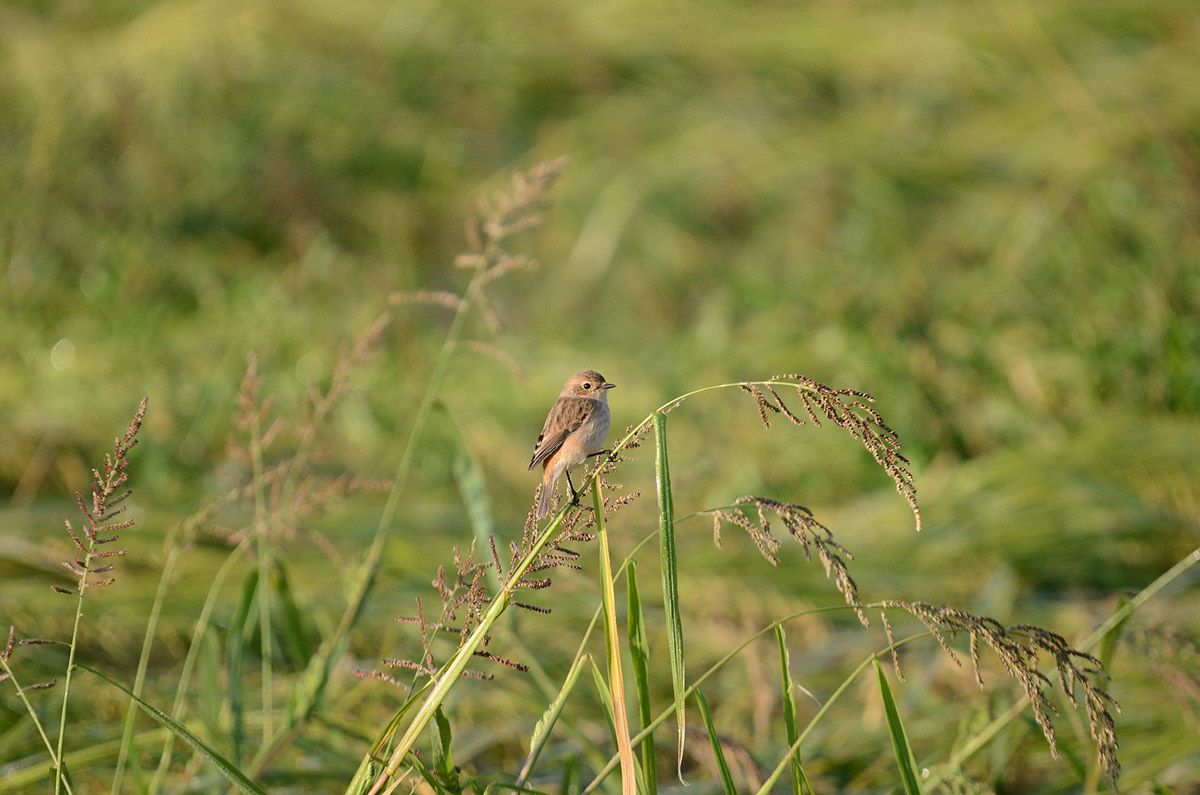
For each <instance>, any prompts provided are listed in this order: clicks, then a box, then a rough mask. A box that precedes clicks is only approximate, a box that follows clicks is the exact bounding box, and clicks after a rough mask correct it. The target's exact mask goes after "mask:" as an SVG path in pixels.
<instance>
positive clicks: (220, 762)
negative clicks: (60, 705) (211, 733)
mask: <svg viewBox="0 0 1200 795" xmlns="http://www.w3.org/2000/svg"><path fill="white" fill-rule="evenodd" d="M75 667H76V668H78V669H79V670H81V671H87V672H88V673H90V674H94V675H96V676H98V677H100V678H101V679H103V680H104V681H105V682H107V683H108V684H110V685H112V686H113V687H115V688H117V689H118V690H120V691H121V692H122V693H124V694H125V695H127V696H129V697H130V698H131V699H133V701H134V702H135V703H136V704H137V705H138V706H139V707H141V708H142V710H143V711H145V713H146V714H147V715H149V716H150V717H152V718H154V719H155V720H156V721H158V722H159V723H160V724H162V725H163V726H165V727H166V728H167V729H169V730H170V731H171V733H172V734H174V735H175V736H176V737H178V738H179V739H180V740H182V741H183V742H185V743H187V744H188V745H189V746H191V747H192V748H193V749H195V750H196V752H197V753H199V754H200V755H201V756H203V757H204V758H205V759H207V760H208V761H209V762H212V764H213V765H214V766H215V767H216V768H217V770H219V771H220V772H221V775H223V776H225V778H227V779H229V783H230V784H232V785H233V786H235V787H237V788H238V790H239V791H241V792H245V793H248V794H249V795H265V792H264V790H262V789H261V788H259V786H258V785H257V784H255V783H254V782H253V781H251V780H250V779H249V778H247V777H246V775H245V774H244V773H242V771H241V770H239V769H238V767H237V765H235V764H234V763H232V762H230V761H229V760H228V759H226V758H225V757H223V756H221V755H220V754H219V753H217V752H216V751H214V750H213V749H212V748H209V747H208V746H207V745H205V744H204V743H203V742H201V740H200V738H198V737H197V736H196V735H194V734H192V733H191V732H190V731H188V730H187V727H185V726H184V725H183V724H181V723H177V722H175V721H174V720H172V719H171V716H170V715H167V714H166V713H165V712H163V711H161V710H159V709H158V708H157V707H154V706H152V705H150V704H148V703H147V702H145V701H143V700H142V699H141V698H139V697H138V696H136V695H134V694H133V691H132V690H130V689H128V688H127V687H125V686H124V685H122V684H120V683H118V682H116V681H114V680H112V679H109V678H108V677H107V676H105V675H104V674H102V673H100V672H99V671H97V670H96V669H95V668H91V667H89V666H87V665H83V664H79V663H77V664H76V665H75Z"/></svg>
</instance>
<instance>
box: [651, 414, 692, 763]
mask: <svg viewBox="0 0 1200 795" xmlns="http://www.w3.org/2000/svg"><path fill="white" fill-rule="evenodd" d="M654 443H655V449H656V454H655V460H654V479H655V484H656V486H657V491H658V538H659V550H660V559H661V566H662V586H663V609H664V611H665V612H666V619H667V654H668V655H669V657H670V662H671V688H672V690H673V692H674V694H675V726H676V730H677V732H678V738H679V739H678V743H677V745H676V753H675V771H676V775H677V776H678V777H679V780H680V781H683V748H684V742H685V737H686V727H687V721H686V715H685V712H684V701H685V699H686V697H687V694H686V692H685V691H686V689H687V685H686V678H685V675H684V668H683V620H682V618H681V617H680V614H679V568H678V560H677V558H676V555H675V504H674V500H673V498H672V496H671V467H670V464H669V463H668V461H667V417H666V415H665V414H663V413H662V412H661V411H656V412H654Z"/></svg>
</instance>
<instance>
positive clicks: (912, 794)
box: [871, 658, 921, 795]
mask: <svg viewBox="0 0 1200 795" xmlns="http://www.w3.org/2000/svg"><path fill="white" fill-rule="evenodd" d="M871 662H872V663H873V664H874V665H875V676H876V678H877V679H878V680H879V697H880V698H881V699H882V700H883V711H884V714H885V715H886V716H887V724H888V733H889V734H890V735H891V736H892V750H894V751H895V752H896V765H897V766H898V767H899V768H900V778H901V780H902V781H903V782H904V791H905V792H906V793H907V794H908V795H920V792H921V784H920V782H919V780H918V778H917V762H916V760H915V759H913V755H912V748H911V747H910V746H909V744H908V735H907V734H906V733H905V731H904V724H903V723H902V722H901V721H900V712H899V710H897V709H896V700H895V699H894V698H892V688H891V686H889V685H888V681H887V677H886V676H885V675H884V673H883V666H882V665H880V664H879V659H878V658H872V659H871Z"/></svg>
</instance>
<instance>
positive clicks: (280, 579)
mask: <svg viewBox="0 0 1200 795" xmlns="http://www.w3.org/2000/svg"><path fill="white" fill-rule="evenodd" d="M271 585H272V587H273V588H274V590H275V596H276V597H277V598H278V599H279V609H280V612H282V614H283V622H282V624H281V626H280V629H282V631H283V641H284V647H285V648H286V649H287V651H288V654H289V655H290V656H291V658H292V664H293V665H295V666H296V667H297V668H303V667H304V666H306V665H308V663H309V660H311V659H312V655H313V649H312V644H310V643H309V640H308V633H306V632H305V631H304V622H303V621H302V620H301V618H300V608H299V607H298V606H297V605H296V599H295V597H294V596H292V587H291V585H290V583H289V581H288V576H287V570H286V569H284V567H283V562H282V561H279V560H276V561H275V567H274V570H273V572H272V579H271Z"/></svg>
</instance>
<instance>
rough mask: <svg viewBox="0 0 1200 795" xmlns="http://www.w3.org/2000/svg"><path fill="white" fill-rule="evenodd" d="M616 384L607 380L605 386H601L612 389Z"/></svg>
mask: <svg viewBox="0 0 1200 795" xmlns="http://www.w3.org/2000/svg"><path fill="white" fill-rule="evenodd" d="M614 386H616V384H609V383H607V382H606V383H605V384H604V386H602V387H600V388H601V389H612V388H613V387H614Z"/></svg>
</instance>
